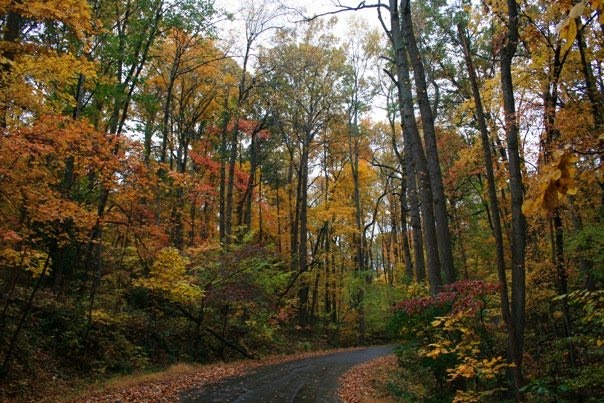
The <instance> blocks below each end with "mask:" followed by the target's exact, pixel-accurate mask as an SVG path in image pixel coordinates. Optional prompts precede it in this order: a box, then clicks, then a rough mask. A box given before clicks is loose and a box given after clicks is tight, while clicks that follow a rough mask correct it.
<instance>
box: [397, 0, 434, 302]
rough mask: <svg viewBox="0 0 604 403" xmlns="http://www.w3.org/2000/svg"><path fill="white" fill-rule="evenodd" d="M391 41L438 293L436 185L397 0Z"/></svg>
mask: <svg viewBox="0 0 604 403" xmlns="http://www.w3.org/2000/svg"><path fill="white" fill-rule="evenodd" d="M389 11H390V21H391V32H390V33H391V40H392V45H393V46H394V51H395V60H396V67H397V85H398V97H399V103H400V108H401V117H402V122H403V135H404V139H405V153H406V154H407V155H411V156H412V158H413V168H414V169H413V170H411V171H408V172H407V175H408V176H409V175H413V174H414V172H415V174H416V175H417V181H418V183H419V194H420V198H421V211H422V214H423V230H424V231H423V233H424V242H425V246H426V256H427V261H428V280H429V282H430V292H431V293H432V295H436V294H437V293H438V292H439V291H440V288H441V285H442V280H441V274H440V258H439V252H438V240H437V236H436V228H435V219H434V210H433V206H434V203H433V198H432V188H431V184H430V175H429V172H428V167H427V162H426V155H425V154H424V150H423V147H422V144H421V139H420V137H419V131H418V129H417V123H416V121H415V115H414V108H413V95H412V91H411V81H410V78H409V62H408V60H407V55H406V52H405V48H404V42H403V35H402V31H401V27H400V17H399V12H398V5H397V1H396V0H390V7H389Z"/></svg>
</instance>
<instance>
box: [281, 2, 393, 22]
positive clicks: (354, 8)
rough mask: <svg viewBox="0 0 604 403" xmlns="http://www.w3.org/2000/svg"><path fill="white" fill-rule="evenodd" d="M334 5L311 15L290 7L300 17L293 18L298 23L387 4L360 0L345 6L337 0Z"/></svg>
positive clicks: (384, 6)
mask: <svg viewBox="0 0 604 403" xmlns="http://www.w3.org/2000/svg"><path fill="white" fill-rule="evenodd" d="M333 5H334V7H336V9H335V10H331V11H326V12H324V13H319V14H314V15H312V16H307V15H305V14H304V12H302V10H300V9H298V8H293V7H292V8H290V9H291V10H292V11H294V12H295V13H296V14H298V15H299V16H300V17H301V19H299V20H295V21H294V22H296V23H299V22H310V21H314V20H316V19H317V18H321V17H325V16H328V15H335V14H340V13H343V12H347V11H359V10H364V9H370V8H377V9H379V8H381V7H383V8H386V9H387V8H388V6H386V5H385V4H382V3H381V1H378V2H377V3H373V4H367V3H366V2H365V1H361V2H360V3H359V4H357V5H356V6H347V5H344V4H342V1H341V0H337V1H334V2H333Z"/></svg>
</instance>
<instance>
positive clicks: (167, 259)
mask: <svg viewBox="0 0 604 403" xmlns="http://www.w3.org/2000/svg"><path fill="white" fill-rule="evenodd" d="M188 263H189V260H188V259H187V258H185V257H183V256H182V255H181V254H180V252H179V251H178V249H176V248H172V247H168V248H164V249H162V250H161V251H160V252H159V254H158V255H157V258H156V259H155V262H154V263H153V266H152V267H151V270H150V273H149V277H148V278H145V279H141V280H138V281H137V282H136V283H135V284H136V285H139V286H141V287H144V288H148V289H149V290H152V291H155V292H159V293H162V294H165V295H166V296H168V297H169V298H172V299H173V300H175V301H179V302H191V301H194V300H196V299H198V298H200V297H201V296H202V295H203V291H202V290H201V289H200V288H199V286H197V285H195V284H193V278H191V277H190V276H188V275H187V274H186V267H187V264H188Z"/></svg>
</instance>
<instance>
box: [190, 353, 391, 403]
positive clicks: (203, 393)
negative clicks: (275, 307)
mask: <svg viewBox="0 0 604 403" xmlns="http://www.w3.org/2000/svg"><path fill="white" fill-rule="evenodd" d="M392 351H393V347H392V346H379V347H368V348H364V349H359V350H352V351H343V352H338V353H333V354H329V355H324V356H319V357H312V358H305V359H301V360H296V361H290V362H286V363H283V364H277V365H271V366H267V367H261V368H258V369H256V370H254V371H252V372H250V373H248V374H247V375H244V376H241V377H236V378H229V379H225V380H224V381H222V382H220V383H217V384H213V385H209V386H206V387H204V388H201V389H192V390H189V391H187V392H185V393H183V394H181V396H180V399H181V401H182V402H200V403H201V402H204V403H210V402H220V403H225V402H254V403H269V402H271V403H273V402H279V403H281V402H296V403H298V402H337V401H338V397H337V395H336V391H337V388H338V379H339V378H340V376H342V375H343V374H344V373H345V372H346V371H348V370H349V369H350V368H352V367H353V366H355V365H359V364H361V363H363V362H366V361H370V360H372V359H374V358H378V357H381V356H384V355H387V354H390V353H392Z"/></svg>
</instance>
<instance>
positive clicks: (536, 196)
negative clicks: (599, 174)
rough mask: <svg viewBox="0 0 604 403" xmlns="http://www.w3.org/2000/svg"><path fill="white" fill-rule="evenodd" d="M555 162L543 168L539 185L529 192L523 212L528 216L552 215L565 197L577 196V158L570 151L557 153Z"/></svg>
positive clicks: (538, 180)
mask: <svg viewBox="0 0 604 403" xmlns="http://www.w3.org/2000/svg"><path fill="white" fill-rule="evenodd" d="M553 158H554V161H553V162H551V163H549V164H547V165H546V166H544V167H543V169H542V171H541V173H540V174H539V177H538V179H537V183H536V184H535V185H533V186H532V187H531V189H530V191H529V195H528V197H527V198H526V200H525V201H524V204H523V206H522V212H523V213H524V214H525V215H527V216H531V215H536V214H545V215H550V214H552V212H553V211H554V209H555V208H556V207H558V205H559V204H560V200H561V199H562V198H563V197H564V196H565V195H567V194H568V195H575V194H577V189H576V188H575V180H574V177H575V167H574V164H575V162H577V159H576V157H574V156H573V155H571V154H570V153H569V152H568V151H566V150H564V151H556V152H554V154H553Z"/></svg>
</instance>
